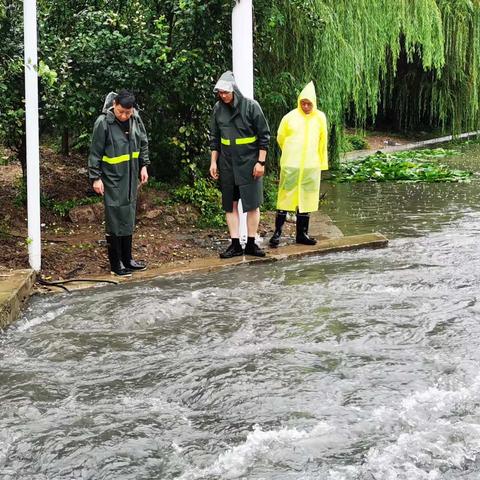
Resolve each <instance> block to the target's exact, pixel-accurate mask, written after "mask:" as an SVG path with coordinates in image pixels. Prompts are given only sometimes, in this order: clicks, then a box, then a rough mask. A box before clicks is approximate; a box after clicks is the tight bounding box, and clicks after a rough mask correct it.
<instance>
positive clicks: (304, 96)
mask: <svg viewBox="0 0 480 480" xmlns="http://www.w3.org/2000/svg"><path fill="white" fill-rule="evenodd" d="M301 100H310V101H311V102H312V103H313V109H312V111H311V113H309V115H311V114H312V113H313V112H315V111H316V110H317V94H316V93H315V85H314V84H313V82H310V83H309V84H308V85H306V86H305V88H304V89H303V90H302V91H301V92H300V95H299V96H298V104H297V108H298V109H299V110H300V112H301V113H302V114H303V115H305V113H304V111H303V110H302V106H301V105H300V101H301Z"/></svg>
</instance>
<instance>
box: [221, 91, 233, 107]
mask: <svg viewBox="0 0 480 480" xmlns="http://www.w3.org/2000/svg"><path fill="white" fill-rule="evenodd" d="M218 96H219V97H220V100H221V101H222V102H223V103H226V104H229V103H232V102H233V92H226V91H225V90H219V91H218Z"/></svg>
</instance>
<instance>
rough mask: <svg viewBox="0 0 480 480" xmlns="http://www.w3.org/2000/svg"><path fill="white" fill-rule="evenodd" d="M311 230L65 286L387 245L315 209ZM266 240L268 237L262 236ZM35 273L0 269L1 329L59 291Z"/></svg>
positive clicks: (381, 238) (142, 278) (89, 277)
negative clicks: (303, 237) (260, 247)
mask: <svg viewBox="0 0 480 480" xmlns="http://www.w3.org/2000/svg"><path fill="white" fill-rule="evenodd" d="M310 233H311V235H312V236H313V237H315V238H317V239H318V242H317V244H316V245H312V246H307V245H298V244H296V243H294V239H293V238H286V239H284V240H283V243H281V244H280V246H279V247H278V248H275V249H272V248H267V256H266V257H263V258H259V257H249V256H245V257H235V258H231V259H227V260H223V259H220V258H218V257H207V258H198V259H194V260H189V261H177V262H174V263H169V264H166V265H162V266H160V267H156V268H150V269H148V270H146V271H144V272H137V273H135V274H134V275H133V276H131V277H126V278H125V277H113V276H112V275H110V274H105V275H82V278H84V279H86V280H88V281H78V282H73V283H72V282H71V280H70V281H69V283H68V284H67V285H66V286H67V288H68V290H70V291H73V290H80V289H86V288H92V287H98V286H100V285H105V284H106V283H102V281H109V282H112V281H115V282H117V283H127V282H139V281H145V280H151V279H154V278H157V277H164V276H172V275H186V274H191V273H202V272H212V271H215V270H220V269H223V268H232V267H234V266H236V265H245V264H258V263H265V262H275V261H279V260H285V259H288V258H297V257H304V256H307V255H321V254H326V253H332V252H340V251H346V250H356V249H360V248H382V247H386V246H387V244H388V240H387V238H385V237H384V236H383V235H381V234H380V233H367V234H364V235H354V236H347V237H346V236H344V235H343V233H342V232H341V231H340V230H339V229H338V228H337V227H336V226H335V225H334V224H333V222H332V220H331V219H330V217H328V215H325V214H323V213H321V212H316V213H314V214H312V215H311V220H310ZM264 241H265V242H266V241H267V240H266V239H264ZM34 282H35V274H34V272H33V271H32V270H17V271H12V272H4V273H3V274H2V272H0V329H4V328H6V327H7V326H8V325H10V324H12V323H13V322H14V321H15V319H16V318H17V317H18V315H19V313H20V310H21V307H22V303H23V301H24V300H25V299H26V298H28V296H29V295H31V294H32V293H49V292H54V291H55V292H56V291H59V292H60V291H62V290H61V288H60V287H56V286H53V285H52V286H48V287H45V286H41V285H38V284H37V285H36V286H35V288H34Z"/></svg>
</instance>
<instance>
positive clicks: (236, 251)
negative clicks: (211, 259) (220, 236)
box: [220, 238, 243, 258]
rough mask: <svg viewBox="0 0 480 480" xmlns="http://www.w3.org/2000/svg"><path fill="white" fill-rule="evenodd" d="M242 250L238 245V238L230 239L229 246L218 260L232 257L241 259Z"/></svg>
mask: <svg viewBox="0 0 480 480" xmlns="http://www.w3.org/2000/svg"><path fill="white" fill-rule="evenodd" d="M242 256H243V248H242V246H241V245H240V239H239V238H232V241H231V243H230V245H229V246H228V247H227V249H226V250H225V251H224V252H222V253H221V254H220V258H232V257H242Z"/></svg>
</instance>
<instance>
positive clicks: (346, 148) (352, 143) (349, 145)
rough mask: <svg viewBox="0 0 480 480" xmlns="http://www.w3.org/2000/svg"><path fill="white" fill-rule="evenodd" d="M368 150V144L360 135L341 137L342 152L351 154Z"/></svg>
mask: <svg viewBox="0 0 480 480" xmlns="http://www.w3.org/2000/svg"><path fill="white" fill-rule="evenodd" d="M366 148H368V142H367V139H366V138H365V136H361V135H356V134H352V135H345V136H344V137H343V143H342V151H343V152H351V151H353V150H364V149H366Z"/></svg>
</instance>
